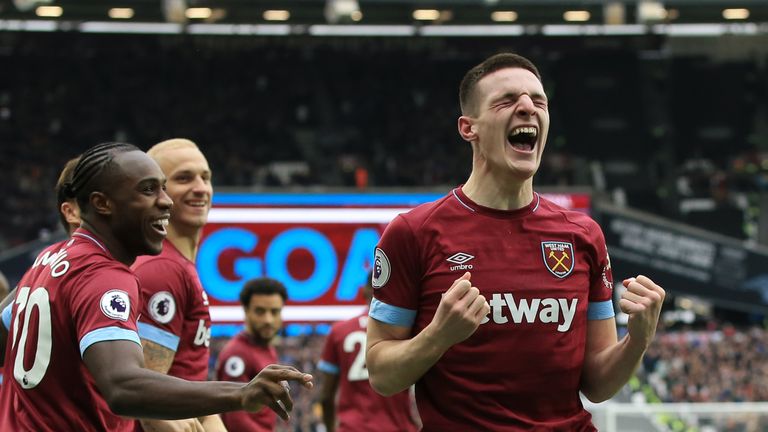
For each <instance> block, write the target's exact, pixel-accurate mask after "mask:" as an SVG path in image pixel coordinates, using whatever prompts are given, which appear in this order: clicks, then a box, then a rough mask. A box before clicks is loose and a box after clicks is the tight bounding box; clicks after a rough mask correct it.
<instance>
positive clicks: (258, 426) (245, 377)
mask: <svg viewBox="0 0 768 432" xmlns="http://www.w3.org/2000/svg"><path fill="white" fill-rule="evenodd" d="M275 363H277V350H275V347H273V346H271V345H262V344H259V343H256V342H255V341H254V340H253V339H252V338H251V337H250V336H249V335H248V333H245V332H242V333H240V334H238V335H237V336H235V337H233V338H232V339H230V340H229V342H227V344H226V345H224V348H223V349H222V350H221V353H220V354H219V359H218V361H217V362H216V379H218V380H221V381H238V382H244V383H245V382H249V381H250V380H251V379H253V377H255V376H256V375H258V374H259V372H261V370H262V369H264V368H265V367H266V366H268V365H271V364H275ZM221 419H222V420H223V421H224V426H226V427H227V430H231V431H253V432H267V431H269V432H271V431H273V430H274V429H275V422H276V421H277V414H275V413H274V411H272V410H271V409H269V407H264V408H262V409H261V410H260V411H258V412H255V413H251V412H247V411H232V412H227V413H223V414H222V415H221Z"/></svg>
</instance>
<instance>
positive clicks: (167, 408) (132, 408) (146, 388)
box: [104, 369, 243, 419]
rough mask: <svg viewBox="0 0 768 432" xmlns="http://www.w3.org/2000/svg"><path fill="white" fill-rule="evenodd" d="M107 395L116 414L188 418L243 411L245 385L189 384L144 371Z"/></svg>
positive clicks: (120, 380)
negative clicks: (243, 388)
mask: <svg viewBox="0 0 768 432" xmlns="http://www.w3.org/2000/svg"><path fill="white" fill-rule="evenodd" d="M110 387H111V390H110V391H109V392H108V393H106V392H105V394H104V396H105V399H106V400H107V403H108V404H109V407H110V409H112V411H113V412H114V413H115V414H118V415H122V416H128V417H139V418H148V419H152V418H158V419H159V418H162V419H187V418H193V417H200V416H207V415H211V414H216V413H220V412H226V411H234V410H238V409H242V403H243V402H242V393H241V389H242V387H243V384H239V383H232V382H221V381H214V382H205V381H198V382H195V381H185V380H181V379H178V378H175V377H172V376H168V375H163V374H159V373H155V372H151V371H149V370H146V369H140V370H139V371H137V372H134V373H130V374H126V375H125V376H122V377H117V378H116V379H115V381H114V382H113V383H112V385H111V386H110Z"/></svg>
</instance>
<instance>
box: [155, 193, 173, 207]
mask: <svg viewBox="0 0 768 432" xmlns="http://www.w3.org/2000/svg"><path fill="white" fill-rule="evenodd" d="M157 206H158V207H160V208H161V209H164V210H170V209H171V207H173V200H172V199H171V196H170V195H168V192H166V191H165V190H164V189H160V195H159V196H158V198H157Z"/></svg>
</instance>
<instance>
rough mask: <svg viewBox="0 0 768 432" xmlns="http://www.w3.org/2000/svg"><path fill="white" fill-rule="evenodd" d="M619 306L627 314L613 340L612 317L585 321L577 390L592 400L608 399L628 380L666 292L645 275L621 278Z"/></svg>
mask: <svg viewBox="0 0 768 432" xmlns="http://www.w3.org/2000/svg"><path fill="white" fill-rule="evenodd" d="M624 286H625V287H626V288H627V290H626V291H625V292H624V293H623V294H622V295H621V299H620V300H619V306H620V307H621V310H622V312H624V313H626V314H628V315H629V322H628V324H627V330H628V332H627V335H626V336H625V337H624V338H622V339H621V341H618V342H617V336H616V322H615V320H614V319H613V318H610V319H605V320H595V321H589V322H588V324H587V348H586V353H585V357H584V367H583V371H582V378H581V391H582V393H584V395H585V396H586V397H587V398H588V399H589V400H591V401H592V402H603V401H605V400H608V399H610V398H611V397H612V396H613V395H614V394H616V392H618V391H619V390H620V389H621V387H622V386H624V384H626V383H627V381H629V379H630V378H631V377H632V375H633V374H634V373H635V371H636V370H637V367H638V366H639V365H640V360H641V359H642V358H643V354H644V353H645V351H646V350H647V349H648V346H649V345H650V344H651V342H652V341H653V337H654V335H655V334H656V325H657V324H658V322H659V315H660V313H661V305H662V303H664V297H665V296H666V293H665V292H664V289H663V288H661V287H660V286H659V285H656V284H655V283H654V282H653V281H652V280H651V279H649V278H648V277H646V276H638V277H637V278H631V279H627V280H625V281H624Z"/></svg>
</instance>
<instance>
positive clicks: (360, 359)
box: [344, 331, 368, 381]
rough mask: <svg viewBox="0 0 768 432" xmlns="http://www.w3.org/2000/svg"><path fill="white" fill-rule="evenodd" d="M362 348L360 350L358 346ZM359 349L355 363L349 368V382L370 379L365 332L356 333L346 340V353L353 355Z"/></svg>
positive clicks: (349, 335) (348, 336)
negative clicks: (366, 361) (366, 362)
mask: <svg viewBox="0 0 768 432" xmlns="http://www.w3.org/2000/svg"><path fill="white" fill-rule="evenodd" d="M358 345H359V346H360V348H359V349H358V348H357V346H358ZM355 349H358V351H357V355H356V356H355V361H353V362H352V366H350V367H349V372H348V373H347V379H348V380H349V381H362V380H367V379H368V368H366V367H365V332H363V331H354V332H352V333H350V334H348V335H347V337H345V338H344V352H346V353H351V352H355Z"/></svg>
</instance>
